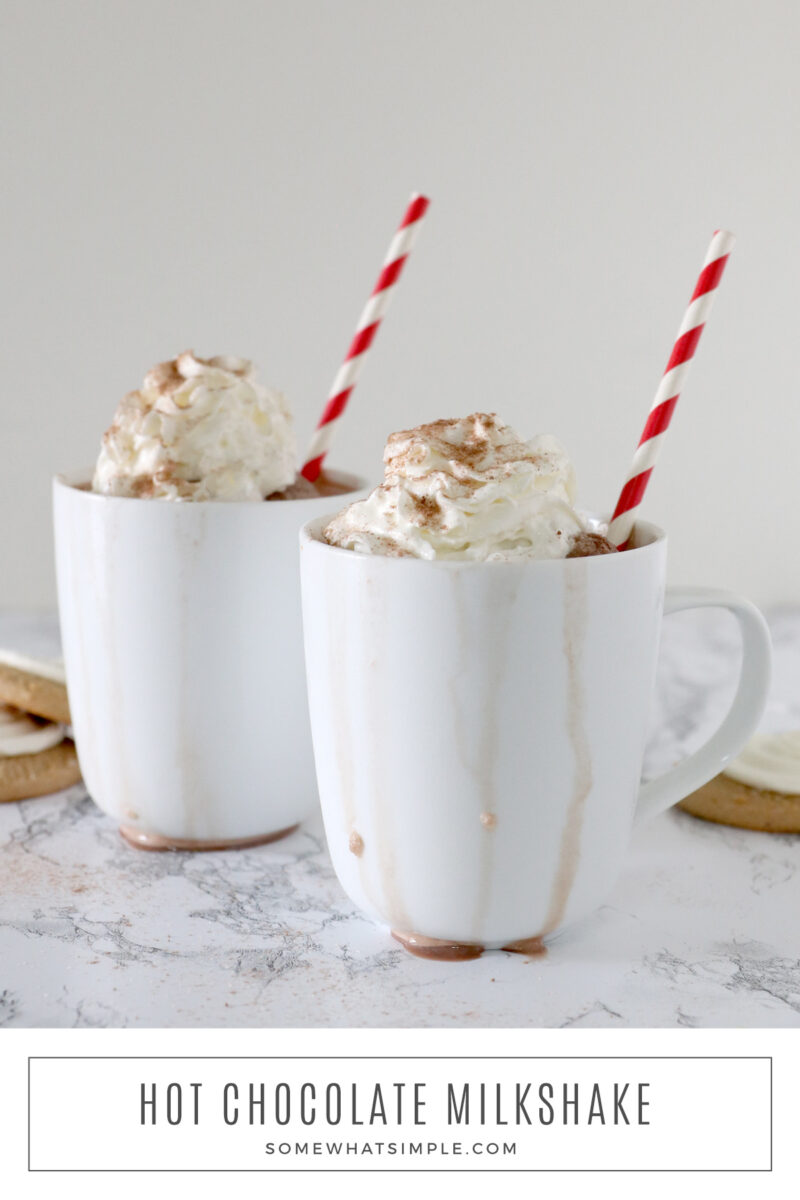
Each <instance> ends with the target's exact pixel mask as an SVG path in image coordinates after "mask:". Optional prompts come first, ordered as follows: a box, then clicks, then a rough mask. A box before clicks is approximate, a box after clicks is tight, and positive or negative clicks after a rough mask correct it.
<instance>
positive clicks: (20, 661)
mask: <svg viewBox="0 0 800 1200" xmlns="http://www.w3.org/2000/svg"><path fill="white" fill-rule="evenodd" d="M0 665H2V666H4V667H13V668H14V669H15V670H17V671H27V673H28V674H29V675H38V676H39V678H40V679H50V680H52V682H53V683H64V684H65V683H66V682H67V676H66V673H65V671H64V664H63V662H61V661H59V660H57V659H50V658H29V657H28V655H27V654H17V652H16V651H15V650H2V649H0Z"/></svg>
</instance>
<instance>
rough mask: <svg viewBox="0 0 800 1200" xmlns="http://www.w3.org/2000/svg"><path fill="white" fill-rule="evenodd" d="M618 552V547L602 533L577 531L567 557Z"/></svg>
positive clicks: (587, 556) (586, 556)
mask: <svg viewBox="0 0 800 1200" xmlns="http://www.w3.org/2000/svg"><path fill="white" fill-rule="evenodd" d="M559 533H560V530H559ZM618 553H619V551H618V550H617V547H616V546H614V545H613V544H612V543H611V542H610V541H609V540H608V538H607V537H603V535H602V533H576V534H575V537H574V538H573V539H572V545H571V546H570V548H569V554H568V555H567V558H591V557H592V556H593V555H595V554H618Z"/></svg>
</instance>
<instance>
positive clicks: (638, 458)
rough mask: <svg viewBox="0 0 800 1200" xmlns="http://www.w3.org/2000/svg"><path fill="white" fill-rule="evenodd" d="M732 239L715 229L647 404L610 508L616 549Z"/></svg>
mask: <svg viewBox="0 0 800 1200" xmlns="http://www.w3.org/2000/svg"><path fill="white" fill-rule="evenodd" d="M734 241H735V238H734V236H733V234H732V233H728V231H727V230H725V229H718V230H717V231H716V233H715V234H714V236H713V238H712V239H711V245H710V246H709V248H708V253H707V254H706V257H705V262H704V263H703V269H702V271H701V272H700V276H699V278H698V280H697V285H696V286H695V289H694V291H693V293H692V298H691V300H690V301H689V307H688V308H687V310H686V313H685V315H684V318H683V321H682V322H681V327H680V329H679V330H678V336H677V338H676V339H675V344H674V346H673V347H672V353H671V354H670V356H669V362H668V363H667V366H666V370H665V371H664V374H663V376H662V378H661V383H660V384H659V386H658V391H657V392H656V395H655V399H654V400H653V404H652V406H651V408H650V413H649V415H648V418H647V422H646V423H645V427H644V432H643V433H642V437H641V440H640V442H639V446H638V448H637V450H636V453H635V454H634V456H633V462H632V463H631V469H630V471H629V473H628V478H627V479H626V480H625V484H624V486H623V488H622V491H621V492H620V496H619V500H618V501H617V507H616V508H615V509H614V515H613V517H612V518H611V524H610V525H609V527H608V540H609V541H610V542H613V544H614V545H615V546H616V547H617V549H618V550H625V549H627V547H628V542H629V541H630V537H631V534H632V532H633V527H634V525H635V523H636V514H637V512H638V510H639V506H640V504H641V503H642V498H643V497H644V494H645V491H646V489H647V484H648V482H649V480H650V476H651V474H652V473H653V467H654V466H655V464H656V459H657V458H658V455H659V451H660V450H661V446H662V443H663V441H664V438H665V436H666V432H667V429H668V428H669V423H670V421H671V420H672V414H673V412H674V411H675V405H676V404H677V403H678V397H679V396H680V394H681V392H682V391H683V385H684V383H685V382H686V376H687V374H688V372H689V365H690V363H691V361H692V359H693V358H694V355H695V352H696V350H697V346H698V343H699V341H700V336H701V334H702V332H703V330H704V329H705V324H706V321H707V320H708V314H709V313H710V312H711V306H712V304H713V303H714V297H715V296H716V294H717V288H718V287H719V281H720V280H721V279H722V274H723V271H724V270H725V267H726V265H727V262H728V256H729V254H730V252H731V250H732V249H733V243H734Z"/></svg>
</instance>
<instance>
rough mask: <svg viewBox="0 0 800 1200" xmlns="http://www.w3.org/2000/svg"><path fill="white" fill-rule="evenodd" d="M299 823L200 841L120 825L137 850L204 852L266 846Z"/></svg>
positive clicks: (123, 834) (121, 830)
mask: <svg viewBox="0 0 800 1200" xmlns="http://www.w3.org/2000/svg"><path fill="white" fill-rule="evenodd" d="M299 828H300V826H299V825H290V826H289V827H288V828H287V829H279V830H277V832H276V833H259V834H256V836H255V837H246V838H213V839H210V840H209V841H202V840H200V841H198V840H196V839H195V838H175V837H165V836H164V835H163V834H161V833H147V832H146V831H145V830H143V829H135V828H134V827H133V826H132V825H120V827H119V831H120V833H121V834H122V836H123V838H124V839H125V841H126V842H127V843H128V845H129V846H133V848H134V849H135V850H190V851H194V852H202V851H207V850H246V849H247V848H248V847H250V846H264V845H266V843H267V842H277V841H278V839H279V838H284V837H288V836H289V834H290V833H294V831H295V830H296V829H299Z"/></svg>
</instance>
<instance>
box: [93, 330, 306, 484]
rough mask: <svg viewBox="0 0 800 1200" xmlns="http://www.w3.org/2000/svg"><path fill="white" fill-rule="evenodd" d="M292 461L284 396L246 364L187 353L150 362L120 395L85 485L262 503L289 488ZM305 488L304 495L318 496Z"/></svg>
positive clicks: (293, 469)
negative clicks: (135, 386)
mask: <svg viewBox="0 0 800 1200" xmlns="http://www.w3.org/2000/svg"><path fill="white" fill-rule="evenodd" d="M296 462H297V448H296V443H295V436H294V430H293V428H292V417H291V413H290V411H289V407H288V405H287V403H286V400H285V399H284V397H283V396H282V395H281V393H280V392H277V391H274V390H272V389H271V388H267V387H265V386H264V385H263V384H262V383H259V382H258V381H257V380H256V378H255V371H254V369H253V364H252V363H251V362H249V361H248V360H247V359H245V358H232V357H229V356H226V355H220V356H217V357H215V358H207V359H204V358H199V357H197V356H196V355H194V354H193V353H192V352H191V351H187V352H186V353H184V354H179V355H178V357H177V358H175V359H172V360H171V361H169V362H164V363H159V365H158V366H156V367H153V369H152V370H151V371H149V372H148V373H147V375H146V376H145V378H144V382H143V384H142V386H141V388H140V389H139V390H137V391H135V392H129V393H128V395H127V396H125V398H124V399H123V400H122V402H121V403H120V405H119V407H118V409H117V411H116V414H115V416H114V420H113V423H112V424H111V427H110V428H109V429H108V430H107V432H106V433H105V435H104V437H103V445H102V449H101V451H100V456H99V458H98V460H97V466H96V468H95V473H94V479H93V481H92V490H93V491H95V492H102V493H104V494H105V495H108V496H129V497H136V498H141V499H164V500H265V499H267V498H269V497H271V496H272V495H273V494H274V493H281V494H282V493H284V492H285V491H286V489H294V488H296V486H297V476H296ZM305 482H306V481H305V480H303V481H302V483H303V484H304V483H305ZM309 487H310V491H308V490H304V491H303V493H302V495H303V496H305V495H318V494H319V493H318V492H317V491H316V490H315V489H314V488H313V486H311V485H309ZM287 498H291V499H294V498H298V497H297V496H296V495H294V494H293V493H292V492H290V493H289V495H288V497H287Z"/></svg>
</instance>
